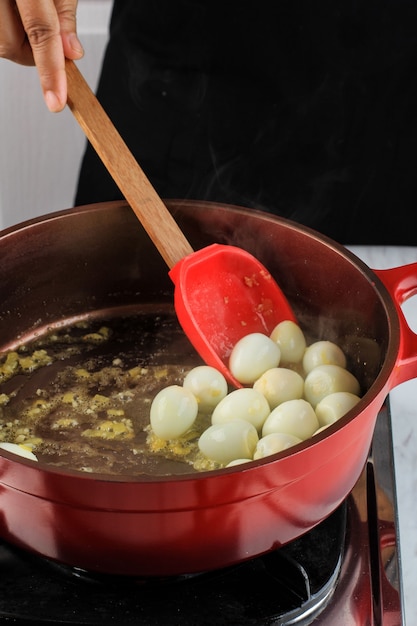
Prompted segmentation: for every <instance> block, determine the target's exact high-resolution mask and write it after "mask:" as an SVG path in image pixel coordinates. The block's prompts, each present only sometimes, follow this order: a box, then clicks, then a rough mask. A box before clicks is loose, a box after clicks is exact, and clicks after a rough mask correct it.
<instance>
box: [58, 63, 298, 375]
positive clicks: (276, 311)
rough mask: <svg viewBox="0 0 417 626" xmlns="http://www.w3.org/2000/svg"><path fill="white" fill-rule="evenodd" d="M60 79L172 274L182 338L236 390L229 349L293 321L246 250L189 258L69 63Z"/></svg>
mask: <svg viewBox="0 0 417 626" xmlns="http://www.w3.org/2000/svg"><path fill="white" fill-rule="evenodd" d="M66 71H67V80H68V106H69V108H70V109H71V111H72V113H73V114H74V116H75V118H76V120H77V121H78V123H79V124H80V126H81V128H82V129H83V131H84V133H85V135H86V137H87V139H88V140H89V141H90V143H91V144H92V146H93V148H94V149H95V151H96V152H97V154H98V156H99V157H100V158H101V160H102V161H103V163H104V165H105V166H106V168H107V170H108V171H109V173H110V174H111V176H112V177H113V179H114V181H115V182H116V184H117V186H118V187H119V189H120V191H121V192H122V194H123V195H124V197H125V198H126V200H127V202H128V203H129V204H130V206H131V208H132V209H133V211H134V212H135V214H136V216H137V217H138V219H139V220H140V222H141V223H142V225H143V227H144V228H145V230H146V231H147V233H148V235H149V236H150V238H151V239H152V241H153V243H154V244H155V246H156V247H157V249H158V250H159V252H160V254H161V255H162V257H163V259H164V260H165V262H166V264H167V265H168V267H169V269H170V272H169V275H170V277H171V279H172V281H173V282H174V285H175V290H174V303H175V310H176V314H177V316H178V320H179V322H180V324H181V326H182V328H183V330H184V332H185V333H186V335H187V337H188V338H189V340H190V341H191V343H192V344H193V345H194V347H195V348H196V350H197V352H198V353H199V354H200V356H201V357H202V358H203V359H204V361H205V362H206V363H207V364H209V365H212V366H213V367H216V368H217V369H219V370H220V371H222V372H223V374H224V375H225V376H226V377H227V379H228V380H229V382H230V383H232V384H233V385H236V386H238V387H240V386H242V385H241V384H240V383H239V382H238V381H237V380H235V378H234V377H233V376H232V374H231V373H230V371H229V369H228V359H229V355H230V352H231V350H232V348H233V346H234V345H235V344H236V342H237V341H238V340H239V339H240V338H242V337H243V336H244V335H247V334H249V333H253V332H262V333H265V334H269V333H270V332H271V331H272V330H273V328H274V327H275V326H276V324H278V323H279V322H280V321H283V320H287V319H290V320H293V321H295V316H294V313H293V311H292V309H291V307H290V305H289V303H288V301H287V299H286V298H285V296H284V294H283V293H282V291H281V289H280V288H279V287H278V285H277V284H276V283H275V281H274V280H273V278H272V277H271V275H270V274H269V272H268V270H267V269H266V268H265V267H264V266H263V265H262V264H261V263H260V262H259V261H258V260H257V259H256V258H254V257H253V256H252V255H251V254H249V253H248V252H246V251H245V250H242V249H241V248H237V247H234V246H228V245H221V244H213V245H211V246H207V247H206V248H203V249H201V250H198V251H196V252H194V250H193V249H192V247H191V246H190V244H189V243H188V241H187V239H186V238H185V236H184V234H183V232H182V231H181V229H180V228H179V226H178V225H177V223H176V222H175V220H174V218H173V217H172V215H171V213H170V212H169V211H168V209H167V208H166V206H165V204H164V203H163V202H162V200H161V198H160V197H159V196H158V194H157V193H156V191H155V189H154V188H153V187H152V185H151V183H150V182H149V180H148V179H147V177H146V176H145V174H144V172H143V171H142V169H141V167H140V166H139V165H138V163H137V161H136V160H135V158H134V157H133V155H132V153H131V152H130V151H129V149H128V147H127V146H126V144H125V143H124V141H123V139H122V138H121V137H120V135H119V133H118V131H117V130H116V129H115V127H114V125H113V124H112V122H111V121H110V119H109V117H108V116H107V114H106V113H105V111H104V110H103V108H102V106H101V105H100V103H99V102H98V100H97V98H96V96H95V95H94V94H93V92H92V91H91V89H90V87H89V86H88V84H87V83H86V81H85V79H84V78H83V76H82V74H81V73H80V71H79V70H78V68H77V66H76V65H75V64H74V62H73V61H69V60H67V61H66Z"/></svg>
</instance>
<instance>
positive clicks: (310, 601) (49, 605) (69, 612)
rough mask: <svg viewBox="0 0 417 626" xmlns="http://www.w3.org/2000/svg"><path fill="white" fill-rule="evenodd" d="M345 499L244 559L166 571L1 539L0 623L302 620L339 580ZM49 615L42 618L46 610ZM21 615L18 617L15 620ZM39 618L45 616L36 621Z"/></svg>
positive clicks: (157, 624)
mask: <svg viewBox="0 0 417 626" xmlns="http://www.w3.org/2000/svg"><path fill="white" fill-rule="evenodd" d="M345 531H346V504H343V505H342V506H341V507H339V509H337V511H336V512H335V513H333V515H332V516H330V517H329V518H328V519H327V520H325V521H324V522H323V523H322V524H320V525H319V526H317V527H316V528H315V529H313V530H312V531H311V532H310V533H308V534H306V535H304V536H303V537H301V538H300V539H298V540H297V541H295V542H293V543H291V544H290V545H288V546H285V547H283V548H281V549H279V550H276V551H274V552H271V553H269V554H266V555H263V556H260V557H258V558H256V559H252V560H250V561H247V562H245V563H240V564H238V565H235V566H232V567H228V568H225V569H222V570H216V571H213V572H203V573H201V574H195V575H189V576H178V577H169V578H136V577H132V578H131V577H125V576H111V575H101V574H96V573H92V572H86V571H84V570H80V569H79V568H70V567H66V566H64V565H61V564H58V563H54V562H51V561H48V560H46V559H42V558H40V557H37V556H36V555H32V554H28V553H27V552H25V551H21V550H18V549H16V548H14V547H11V546H10V545H8V544H5V543H4V544H0V577H1V580H2V581H5V580H6V579H7V581H8V582H7V586H8V590H7V593H3V594H2V595H1V596H0V623H1V622H2V621H5V620H6V621H7V620H8V619H9V618H10V617H13V618H14V620H18V621H14V622H13V623H14V624H27V623H29V621H31V620H33V621H37V622H39V623H46V622H49V621H51V622H53V623H54V624H73V625H75V624H78V625H81V624H83V625H91V626H93V625H96V624H100V625H101V626H107V625H108V624H114V623H123V625H124V626H130V624H135V625H136V626H137V625H138V624H143V625H146V626H168V625H170V624H178V625H181V626H195V625H196V624H199V625H204V624H207V625H208V624H210V625H212V624H218V625H219V626H220V625H222V624H239V626H245V625H255V624H265V625H266V624H268V625H272V624H273V625H277V626H278V625H283V624H293V623H297V624H307V623H310V621H308V622H306V621H304V619H305V618H307V616H308V617H309V619H310V618H311V619H312V618H313V616H316V615H317V614H318V613H319V612H320V611H321V609H322V607H323V606H325V605H326V603H327V601H328V599H329V597H330V596H331V594H332V590H333V588H334V586H335V584H336V582H337V578H338V574H339V571H340V564H341V561H342V552H343V545H344V537H345ZM45 616H47V619H46V617H45ZM19 620H20V621H19ZM42 620H44V621H42Z"/></svg>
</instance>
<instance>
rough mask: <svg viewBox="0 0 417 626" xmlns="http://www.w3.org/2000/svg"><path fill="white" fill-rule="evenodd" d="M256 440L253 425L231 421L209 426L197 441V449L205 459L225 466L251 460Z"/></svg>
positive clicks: (241, 421) (255, 431)
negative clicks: (242, 460) (239, 460)
mask: <svg viewBox="0 0 417 626" xmlns="http://www.w3.org/2000/svg"><path fill="white" fill-rule="evenodd" d="M258 439H259V437H258V433H257V430H256V428H255V426H253V424H250V423H249V422H246V421H245V420H233V421H232V422H226V423H224V424H213V425H212V426H209V428H207V430H205V431H204V432H203V434H202V435H201V437H200V439H199V440H198V447H199V449H200V451H201V452H202V453H203V454H204V456H206V457H207V458H209V459H211V460H212V461H216V462H217V463H221V464H222V465H227V464H228V463H231V462H232V461H234V460H236V459H251V458H252V456H253V453H254V450H255V447H256V444H257V443H258Z"/></svg>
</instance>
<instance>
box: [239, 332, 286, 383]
mask: <svg viewBox="0 0 417 626" xmlns="http://www.w3.org/2000/svg"><path fill="white" fill-rule="evenodd" d="M280 358H281V351H280V349H279V346H278V344H277V343H275V341H272V339H270V338H269V337H268V336H267V335H263V334H262V333H250V334H249V335H246V336H245V337H242V339H240V340H239V341H238V342H237V343H236V345H235V346H234V347H233V350H232V352H231V354H230V359H229V369H230V371H231V373H232V374H233V376H234V377H235V378H236V379H237V380H238V381H239V382H241V383H242V384H251V383H254V382H255V380H256V379H257V378H259V377H260V376H261V375H262V374H263V373H264V372H266V370H268V369H270V368H271V367H277V366H278V365H279V361H280Z"/></svg>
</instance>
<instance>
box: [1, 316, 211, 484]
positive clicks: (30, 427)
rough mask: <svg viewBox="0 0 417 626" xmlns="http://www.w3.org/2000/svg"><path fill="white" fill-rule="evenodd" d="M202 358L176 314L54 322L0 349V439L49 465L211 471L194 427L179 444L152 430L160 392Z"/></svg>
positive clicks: (105, 470) (120, 471) (132, 471)
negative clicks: (40, 332) (39, 333)
mask: <svg viewBox="0 0 417 626" xmlns="http://www.w3.org/2000/svg"><path fill="white" fill-rule="evenodd" d="M199 363H201V361H200V359H199V357H198V356H197V355H196V353H195V351H194V349H193V348H192V346H191V345H190V343H189V342H188V340H187V338H186V337H185V335H184V333H183V332H182V330H181V329H180V327H179V325H178V322H177V320H176V318H175V316H174V315H173V314H171V313H161V314H160V315H155V314H154V313H153V314H143V315H134V316H127V317H123V318H115V319H110V320H104V321H103V320H95V321H94V320H93V321H84V322H80V323H78V324H76V325H74V326H71V327H67V328H62V329H59V330H55V331H54V330H53V331H51V332H50V333H48V334H46V335H45V336H44V337H41V338H38V339H37V340H36V341H34V342H32V343H31V344H27V345H25V346H21V347H20V348H18V349H16V350H14V351H12V352H9V353H8V354H3V355H1V356H0V441H7V442H13V443H18V444H22V445H24V446H25V447H27V448H29V449H31V450H32V451H33V453H34V454H36V456H37V458H38V460H39V461H41V462H45V463H48V464H49V465H51V466H54V467H59V468H64V469H72V470H79V471H83V472H95V473H101V474H111V475H115V474H116V475H140V474H143V473H146V474H153V475H158V474H160V475H164V474H182V473H187V472H194V471H196V468H197V469H211V468H212V466H211V465H207V467H205V466H204V462H203V461H202V459H200V460H199V453H198V449H197V446H196V443H195V433H194V437H193V436H191V437H190V438H189V440H187V439H184V440H183V441H180V442H178V443H177V444H176V447H175V449H169V447H167V446H163V445H162V442H160V441H159V442H158V441H156V440H152V438H151V436H150V435H149V409H150V404H151V402H152V399H153V398H154V396H155V395H156V393H157V392H158V391H159V390H160V389H162V388H163V387H166V386H168V385H171V384H182V381H183V379H184V376H185V374H186V372H187V371H189V370H190V369H191V368H192V367H194V366H195V365H197V364H199ZM205 419H206V418H205V417H204V416H203V417H201V418H200V422H201V423H200V427H201V431H202V430H203V429H204V428H205V427H206V426H207V424H205V423H204V421H205ZM198 427H199V426H198V425H197V428H198ZM199 463H200V466H199ZM201 463H202V465H201Z"/></svg>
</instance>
